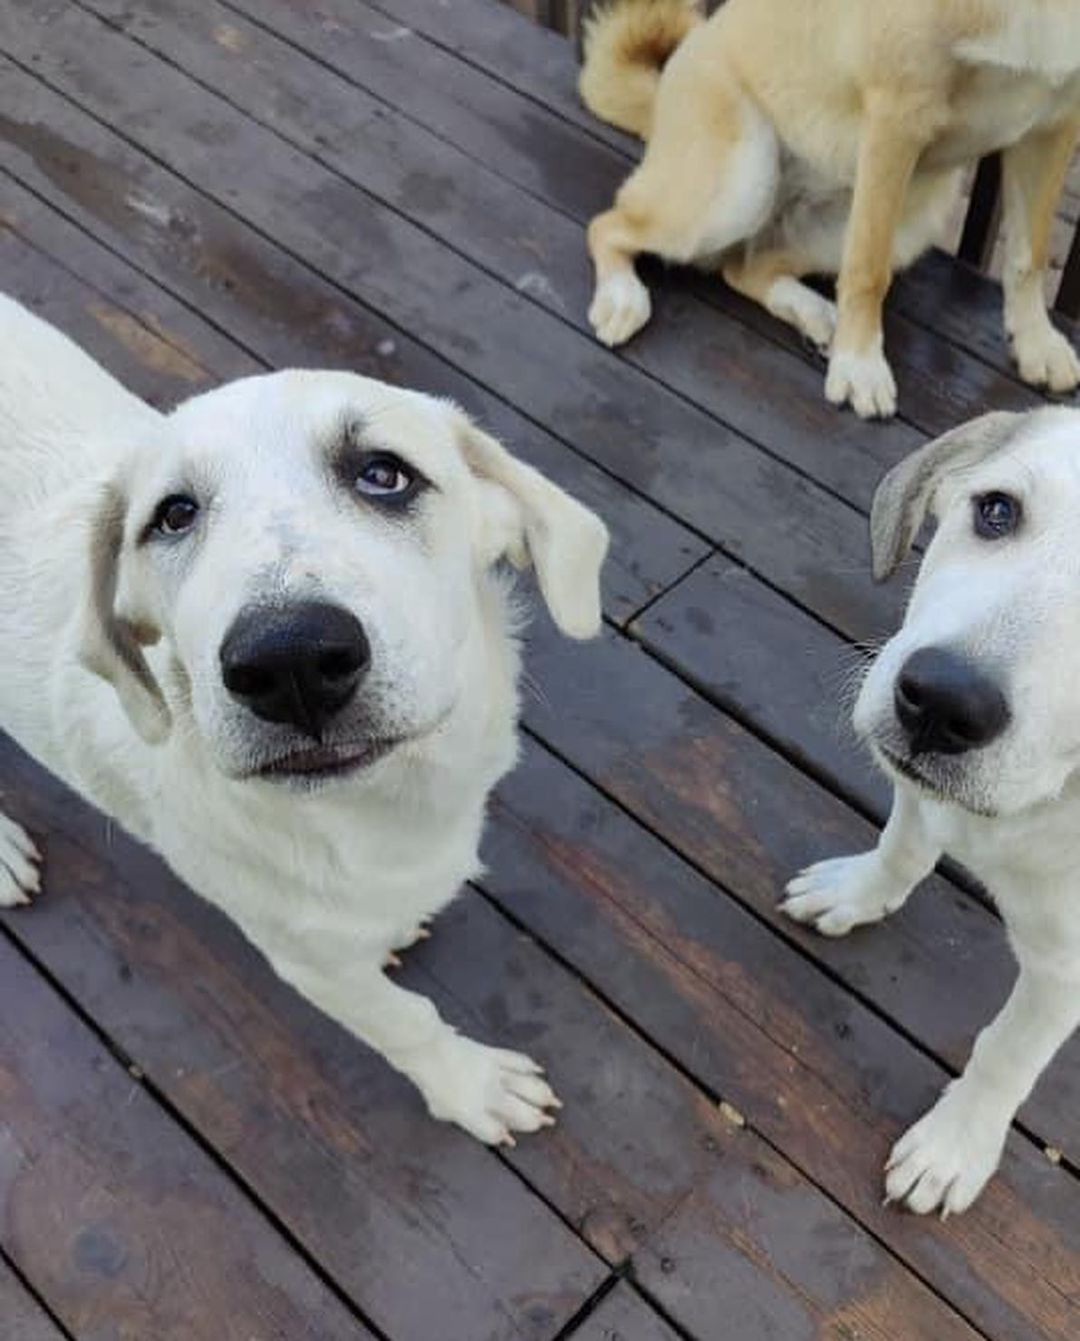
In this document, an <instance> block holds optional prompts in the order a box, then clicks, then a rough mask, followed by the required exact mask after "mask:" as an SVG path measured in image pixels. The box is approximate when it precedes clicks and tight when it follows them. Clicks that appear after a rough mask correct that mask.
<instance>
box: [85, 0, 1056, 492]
mask: <svg viewBox="0 0 1080 1341" xmlns="http://www.w3.org/2000/svg"><path fill="white" fill-rule="evenodd" d="M92 4H93V7H94V8H95V9H96V10H100V11H102V12H104V13H106V14H108V15H110V16H112V15H113V14H114V13H119V14H120V15H121V16H122V20H121V21H122V22H123V24H124V26H125V29H126V30H128V31H131V32H132V33H133V34H136V35H137V36H138V37H139V39H140V40H141V41H145V42H146V43H147V44H148V45H150V46H152V47H153V49H154V50H157V51H161V52H163V53H164V54H166V55H167V56H168V57H169V58H170V59H171V60H176V61H177V62H178V63H180V64H181V65H182V66H183V67H184V68H185V69H187V70H189V71H190V72H191V73H192V74H193V75H194V76H195V77H198V78H200V79H202V80H206V81H207V82H210V83H212V84H213V85H214V86H215V87H219V88H222V89H227V90H228V93H229V96H230V98H232V99H233V100H235V101H237V102H238V103H239V104H240V105H242V106H243V107H244V108H245V110H247V111H249V112H251V113H252V114H253V115H256V116H258V117H259V118H260V119H261V120H263V121H264V122H266V123H267V124H269V125H273V126H274V127H275V128H276V129H278V130H279V131H281V133H282V134H284V135H286V136H287V137H289V138H290V139H291V141H292V142H293V143H295V144H297V145H298V146H300V147H302V148H304V149H306V150H307V151H308V152H311V153H313V154H315V155H316V156H317V157H319V158H321V159H322V160H323V161H325V162H327V163H329V164H332V165H333V166H334V167H335V168H336V169H338V170H339V171H341V172H343V173H344V174H345V175H347V176H348V177H350V179H351V180H353V181H355V182H357V184H359V185H361V186H363V187H364V188H365V189H367V190H369V191H372V192H373V193H374V194H376V195H378V196H379V197H380V199H382V200H384V201H385V202H387V203H389V204H391V205H393V206H394V208H396V209H400V210H401V211H402V212H403V213H404V214H405V215H406V216H408V217H409V218H411V219H414V220H415V221H416V222H418V223H421V224H422V225H423V226H425V227H427V228H429V229H431V230H432V231H433V232H435V233H436V234H437V235H438V236H440V237H441V238H442V239H443V240H445V241H447V242H448V243H449V244H450V245H452V246H454V247H455V248H456V249H457V250H459V251H461V252H462V253H463V254H466V255H469V256H471V257H472V259H474V260H476V261H478V262H479V263H480V264H482V265H484V266H485V268H488V269H493V270H494V271H495V272H496V273H498V274H499V275H500V276H501V277H503V278H504V279H506V280H507V282H509V283H512V284H515V285H516V286H517V287H518V288H519V289H521V290H522V291H524V292H525V293H526V294H528V295H529V296H530V297H532V298H533V299H534V300H535V301H537V302H538V303H539V304H540V305H542V306H547V307H549V308H550V309H551V310H552V311H555V312H557V313H559V314H561V315H563V316H564V317H565V318H566V319H567V320H570V321H572V322H573V323H574V324H575V325H576V326H577V327H578V328H579V329H582V330H586V331H587V329H588V328H587V325H586V323H585V313H586V310H587V307H588V302H589V289H590V285H591V277H590V274H589V270H588V267H587V266H586V265H584V263H583V262H584V250H583V247H584V244H583V234H582V226H583V225H584V223H585V222H586V220H587V219H588V217H589V216H590V215H591V214H593V213H595V212H596V211H597V210H599V209H601V208H605V207H606V205H607V204H608V203H609V201H610V199H611V196H612V195H613V193H614V190H615V189H616V187H617V185H618V183H619V181H620V180H621V178H622V176H623V175H624V174H625V171H626V166H627V165H626V163H625V161H624V160H621V159H618V158H617V157H616V156H615V155H613V154H611V153H610V152H608V151H606V150H604V149H603V148H601V147H600V146H597V145H595V144H593V143H592V142H589V141H587V140H585V139H584V137H582V136H581V135H580V134H579V133H577V132H574V131H573V130H572V128H570V127H567V126H565V125H564V124H563V123H561V122H560V121H559V120H558V119H557V118H556V117H554V116H551V115H548V116H547V121H546V124H545V125H544V127H543V138H542V139H541V138H540V137H539V136H538V134H537V127H535V125H534V124H533V123H535V121H536V120H537V118H538V117H539V116H541V115H542V114H541V113H539V112H538V111H537V109H536V108H535V107H534V106H533V105H532V104H531V103H530V102H529V101H528V100H527V99H524V98H523V97H521V96H520V95H519V94H517V93H515V92H514V91H513V90H510V89H508V88H506V87H505V86H503V85H501V84H496V83H494V82H493V81H492V80H490V79H488V78H486V77H485V76H483V75H481V74H480V73H479V72H477V71H476V70H474V69H473V68H471V67H469V66H466V65H465V64H464V63H463V62H462V61H460V60H456V59H454V58H453V57H451V56H450V55H448V54H447V53H446V52H443V51H440V50H439V49H438V48H436V47H434V46H432V45H431V44H430V43H425V42H423V41H407V42H397V43H391V44H390V47H391V51H390V52H389V53H387V52H385V51H384V50H382V46H385V45H386V44H379V43H377V42H376V43H373V42H372V41H371V38H370V34H371V33H372V32H373V31H377V30H378V26H379V22H380V20H379V17H378V16H377V15H376V14H375V12H374V11H372V10H369V9H365V7H364V6H362V5H358V4H354V3H352V2H351V0H319V6H318V15H319V18H320V19H321V22H312V21H311V14H310V11H305V12H304V13H301V12H299V11H297V9H296V8H295V6H293V5H292V4H290V3H289V0H241V3H240V7H243V8H246V10H247V11H249V12H250V13H251V14H252V15H253V16H255V17H257V18H258V20H259V23H260V24H267V23H269V24H271V25H272V26H273V27H274V28H275V31H277V32H279V33H281V34H282V36H283V37H285V38H287V39H288V41H289V42H291V43H293V44H295V45H297V46H299V47H301V48H302V49H304V50H306V51H309V52H311V53H313V54H314V55H315V56H316V57H317V58H318V59H319V60H320V61H325V62H327V64H329V65H331V66H333V67H334V69H335V70H336V71H337V72H338V73H340V74H341V76H342V79H341V80H335V79H334V78H333V76H331V75H329V74H327V72H326V71H325V70H322V71H319V70H317V69H316V68H315V67H313V66H312V65H311V63H310V62H308V61H306V60H305V59H304V58H303V57H301V56H300V55H299V54H298V53H297V52H295V51H292V50H289V49H287V48H284V47H282V45H281V44H280V43H278V42H275V41H274V40H273V39H272V38H270V37H269V36H268V35H267V34H266V33H264V32H262V31H261V30H260V29H258V28H255V27H254V26H253V25H251V24H247V23H245V22H244V20H243V19H242V18H240V17H238V16H237V15H236V14H235V10H236V8H237V5H236V4H235V3H230V5H229V7H228V9H225V8H224V7H222V8H220V9H215V8H214V7H213V6H207V7H204V8H201V9H199V10H198V11H197V12H192V11H191V10H190V9H186V10H183V11H182V12H178V11H177V8H176V6H175V5H174V4H172V3H171V0H152V3H150V4H148V5H143V6H140V7H139V8H138V9H137V10H135V11H132V10H131V9H130V7H127V6H122V5H118V4H117V3H116V0H92ZM223 16H224V17H223ZM226 18H227V19H228V23H227V25H226V23H225V19H226ZM223 26H227V27H228V29H229V33H230V39H229V42H228V43H227V44H222V43H215V42H214V41H213V40H212V38H211V34H212V33H213V32H215V31H218V30H220V29H221V28H222V27H223ZM357 85H359V86H360V87H361V88H362V89H363V90H368V89H370V90H371V91H372V92H373V93H374V95H375V96H376V97H378V98H380V99H384V98H389V97H392V96H393V97H396V99H397V101H398V102H399V103H400V104H401V105H402V107H403V108H404V110H405V111H406V112H407V117H406V116H404V115H403V114H402V113H399V112H398V111H397V110H396V109H395V108H393V107H387V106H383V107H381V108H379V109H378V110H379V115H378V116H375V111H374V108H369V109H368V110H364V109H365V107H366V105H367V103H368V102H369V99H368V97H367V94H366V92H361V91H360V90H359V89H358V87H357ZM415 121H422V122H423V124H424V125H425V126H427V127H428V128H429V132H430V133H429V134H427V135H425V133H424V131H423V130H421V129H420V128H419V127H418V126H416V125H415V124H414V122H415ZM355 122H361V123H362V124H363V125H364V127H365V133H364V135H363V139H362V143H363V149H362V150H361V148H360V147H359V144H360V143H361V141H360V138H359V137H358V134H357V133H356V131H355V129H354V128H353V124H354V123H355ZM333 127H340V128H341V129H340V130H339V131H337V132H335V131H334V130H333V129H332V128H333ZM380 136H382V137H390V138H391V139H392V142H393V143H392V147H391V148H388V149H386V150H385V151H384V150H382V149H381V148H380V146H379V144H378V142H377V141H378V138H379V137H380ZM448 138H452V139H453V146H458V147H460V149H462V150H464V151H465V152H457V150H456V149H455V148H454V147H453V146H449V145H447V143H446V140H447V139H448ZM568 141H569V144H568V143H567V142H568ZM539 144H543V145H544V146H545V153H544V155H543V156H541V154H540V153H539V152H538V147H537V146H538V145H539ZM421 176H422V177H423V178H424V180H427V181H432V180H438V181H439V183H440V184H441V185H440V190H439V191H438V192H437V193H434V194H432V193H431V192H420V191H417V190H416V189H415V184H416V182H417V179H418V177H421ZM514 185H520V186H521V187H522V188H523V190H515V189H514ZM575 187H577V190H576V193H575ZM523 191H524V192H525V193H523ZM538 195H539V196H541V197H542V199H543V200H545V201H551V202H552V204H553V205H556V206H558V210H555V209H545V208H544V206H543V204H541V203H539V202H538V200H537V196H538ZM563 211H565V212H566V213H568V214H570V215H571V216H572V217H570V218H566V217H564V216H563ZM651 278H652V279H653V280H654V281H655V283H654V292H655V296H656V299H657V308H656V316H655V320H654V322H653V323H652V326H651V327H650V328H649V329H648V330H647V331H646V332H645V333H644V334H643V335H642V336H641V337H639V338H638V339H635V340H634V341H633V342H631V344H630V345H629V346H628V347H627V348H626V350H625V351H624V357H625V358H626V359H627V360H628V361H629V362H631V363H633V364H635V366H639V367H641V368H642V369H643V370H645V371H647V372H649V373H651V374H653V375H654V376H657V377H659V378H660V379H661V380H662V381H664V382H665V383H666V384H667V385H669V386H672V387H675V388H676V389H678V390H679V391H680V392H681V393H682V394H683V395H685V396H687V397H688V398H689V399H691V400H693V401H695V402H696V403H697V404H699V405H701V406H702V407H703V408H705V409H708V410H710V411H711V412H712V413H714V414H715V415H716V416H717V417H718V418H719V419H721V420H722V421H723V422H725V423H727V424H729V425H731V426H732V427H734V428H736V429H737V430H738V431H740V432H742V433H745V434H746V435H748V436H749V437H751V438H753V439H755V440H756V441H762V440H765V439H767V440H768V441H769V443H770V445H771V446H772V447H773V449H774V450H779V451H780V452H781V454H782V455H783V456H784V457H785V459H787V460H789V461H791V462H792V463H793V464H795V465H796V466H798V467H799V468H800V469H802V470H805V471H806V472H807V473H809V474H810V475H811V476H812V477H813V478H815V479H816V480H818V481H819V482H821V483H823V484H826V485H828V487H830V488H832V489H835V490H836V491H837V492H839V493H841V494H842V495H843V496H844V497H846V498H847V499H848V500H849V501H850V502H853V503H854V504H856V505H857V506H860V507H862V508H866V507H867V506H868V504H869V499H870V496H871V493H872V491H873V488H874V486H875V485H876V483H877V481H878V479H879V478H880V475H881V474H882V473H883V471H884V470H885V469H886V468H887V467H888V466H889V465H891V464H893V463H894V462H895V460H896V459H897V456H898V454H902V453H903V452H905V451H907V450H908V449H909V448H910V447H912V446H913V445H914V444H915V443H916V442H917V441H918V438H917V436H916V435H915V433H914V431H913V430H912V429H911V428H908V427H906V426H904V425H902V424H900V423H895V424H892V425H889V426H883V425H880V424H879V425H867V424H864V423H861V422H860V421H859V420H858V419H856V418H855V417H854V416H852V415H837V414H836V413H835V412H834V411H833V410H832V409H831V407H829V406H828V405H827V403H826V402H825V400H824V398H823V396H822V394H821V384H822V376H823V365H822V363H821V360H820V359H818V358H816V357H813V356H810V355H808V352H807V351H806V350H805V349H804V348H803V347H802V345H801V343H800V342H799V340H798V337H797V336H795V334H794V332H790V329H789V328H786V327H784V326H783V325H782V323H779V322H777V321H775V319H773V318H772V317H770V316H769V315H768V314H767V313H765V312H764V311H763V310H762V309H761V308H760V307H757V306H756V305H754V304H751V303H748V302H745V301H743V300H739V299H738V298H737V296H736V295H733V294H730V293H729V291H728V290H727V289H726V288H725V287H724V286H723V285H722V284H721V283H719V281H718V280H716V279H715V278H712V277H708V278H701V277H698V276H696V275H695V274H694V272H689V274H687V275H686V276H684V277H683V278H681V279H674V278H673V277H672V275H671V274H670V273H668V272H666V271H659V270H658V269H657V270H656V272H655V273H654V274H653V275H652V276H651ZM717 310H719V311H722V312H724V313H725V314H726V315H734V316H736V317H737V318H738V319H739V322H740V323H741V324H735V323H733V322H730V321H729V322H718V321H717V320H716V311H717ZM742 325H749V326H751V327H752V328H753V329H754V330H758V331H761V332H762V333H763V334H765V335H766V337H767V338H766V339H764V340H760V339H755V338H754V337H753V336H749V337H748V336H747V333H746V332H745V331H744V330H742V329H741V326H742ZM891 325H892V327H895V330H893V329H890V354H891V356H892V357H893V359H894V362H895V364H896V366H897V370H898V373H899V376H900V379H901V389H902V393H903V396H904V402H905V412H906V406H907V405H908V404H910V405H911V407H912V412H911V414H909V415H908V417H909V418H910V419H911V422H912V423H913V424H916V425H917V426H918V427H919V428H920V429H922V430H924V431H928V432H940V431H943V430H944V429H946V428H949V427H951V426H952V425H953V424H954V423H955V422H956V421H957V419H960V418H963V417H964V416H965V414H966V415H971V414H973V413H977V412H981V411H982V410H984V409H986V408H991V407H996V408H1009V409H1015V408H1023V407H1024V406H1027V405H1033V404H1037V403H1038V398H1037V397H1036V395H1035V394H1034V393H1033V392H1026V391H1024V390H1022V389H1021V388H1019V387H1018V386H1017V384H1016V383H1015V382H1013V381H1012V380H1011V379H1010V378H1006V377H1003V376H1002V375H1000V374H999V373H997V372H995V371H994V370H992V369H989V368H988V367H987V366H986V365H985V364H982V363H979V362H977V361H975V360H973V359H969V358H968V357H967V356H966V355H963V354H961V353H959V352H958V351H955V350H950V349H949V347H948V346H946V345H943V344H942V342H941V341H940V340H939V339H934V338H931V337H930V336H929V335H928V334H927V333H926V332H924V331H921V330H920V329H919V328H917V327H912V326H911V324H910V323H908V322H906V321H905V320H903V319H902V318H901V319H897V320H896V321H894V322H893V323H891ZM778 343H780V344H782V345H783V346H784V347H785V348H786V349H787V350H788V351H789V354H790V353H794V354H795V357H794V358H792V357H785V356H784V355H783V353H781V352H780V351H779V350H778V349H777V348H776V345H777V344H778Z"/></svg>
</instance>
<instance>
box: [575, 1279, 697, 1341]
mask: <svg viewBox="0 0 1080 1341" xmlns="http://www.w3.org/2000/svg"><path fill="white" fill-rule="evenodd" d="M570 1335H571V1336H572V1337H573V1341H679V1338H678V1337H677V1335H676V1334H675V1332H673V1331H672V1329H671V1328H670V1327H669V1326H668V1325H667V1323H666V1322H665V1321H664V1320H663V1318H661V1317H660V1315H659V1314H658V1313H657V1312H656V1311H655V1309H652V1308H650V1307H649V1305H648V1304H647V1303H645V1301H644V1300H643V1299H642V1297H641V1295H640V1294H638V1292H637V1291H636V1290H635V1289H634V1288H633V1286H631V1285H628V1284H627V1283H626V1281H620V1283H619V1284H618V1285H616V1287H615V1288H614V1290H612V1291H611V1293H610V1294H609V1295H607V1296H606V1297H605V1298H604V1299H602V1300H601V1302H600V1303H599V1304H598V1305H597V1307H596V1308H595V1309H594V1310H593V1311H592V1312H591V1313H590V1314H589V1316H588V1317H587V1318H586V1319H585V1321H584V1322H583V1323H582V1324H581V1326H580V1327H578V1328H576V1329H575V1330H574V1331H573V1332H571V1333H570ZM703 1335H704V1336H708V1332H705V1333H703Z"/></svg>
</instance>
